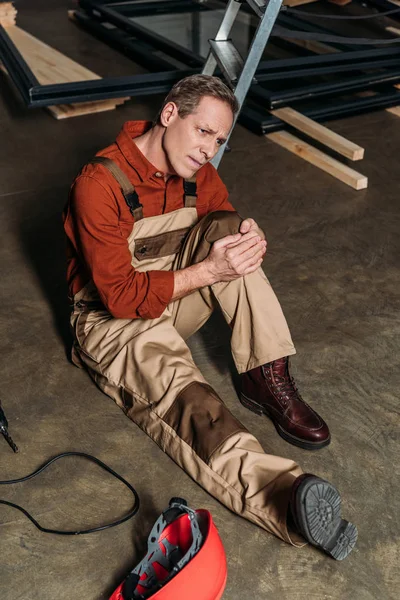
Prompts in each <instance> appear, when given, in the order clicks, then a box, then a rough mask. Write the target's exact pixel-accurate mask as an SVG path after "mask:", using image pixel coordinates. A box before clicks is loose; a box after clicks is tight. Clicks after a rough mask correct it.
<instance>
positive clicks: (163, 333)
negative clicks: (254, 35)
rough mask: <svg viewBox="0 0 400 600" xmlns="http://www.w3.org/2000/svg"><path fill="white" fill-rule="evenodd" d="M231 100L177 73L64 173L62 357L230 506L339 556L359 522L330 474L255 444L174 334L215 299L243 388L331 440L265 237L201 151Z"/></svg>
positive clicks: (306, 444)
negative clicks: (159, 94)
mask: <svg viewBox="0 0 400 600" xmlns="http://www.w3.org/2000/svg"><path fill="white" fill-rule="evenodd" d="M237 109H238V107H237V103H236V99H235V97H234V96H233V94H232V92H231V91H230V90H229V89H228V88H227V87H226V86H225V85H224V84H223V83H222V82H221V81H220V80H219V79H218V78H215V77H209V76H205V75H195V76H192V77H188V78H186V79H183V80H182V81H180V82H178V83H177V84H176V85H175V86H174V88H173V89H172V90H171V92H170V93H169V95H168V96H167V98H166V99H165V101H164V103H163V106H162V108H161V111H160V113H159V116H158V118H157V121H156V123H155V124H154V125H153V126H151V124H149V123H145V122H128V123H126V124H125V125H124V128H123V129H122V132H121V133H120V134H119V136H118V138H117V140H116V143H115V144H112V145H111V146H109V147H108V148H106V149H105V150H103V151H101V152H99V153H98V154H97V156H96V157H95V158H94V159H93V160H92V161H91V162H90V163H89V164H88V165H86V166H85V167H84V168H83V170H82V171H81V173H80V174H79V176H78V177H77V179H76V180H75V182H74V183H73V186H72V188H71V194H70V199H69V203H68V207H67V210H66V213H65V231H66V234H67V237H68V282H69V288H70V295H71V299H72V301H73V304H74V309H73V313H72V317H71V323H72V327H73V331H74V336H75V343H74V348H73V362H74V363H75V364H76V365H77V366H81V367H82V366H84V367H85V368H86V369H87V370H88V372H89V373H90V375H91V376H92V377H93V379H94V381H95V382H96V384H97V385H98V386H99V387H100V388H101V389H102V390H103V391H104V392H105V393H106V394H108V395H109V396H111V397H112V398H114V400H115V401H116V402H117V404H118V405H119V406H120V407H121V408H122V409H123V410H124V411H125V412H126V414H127V415H128V416H129V417H130V418H131V419H132V420H133V421H134V422H135V423H137V424H138V425H139V426H140V427H141V428H142V429H143V430H144V431H146V433H147V434H148V435H149V436H150V437H151V438H152V439H153V440H154V441H155V442H156V443H157V444H158V445H159V446H160V447H161V448H162V449H163V450H164V451H165V452H167V453H168V454H169V456H170V457H171V458H172V459H173V460H174V461H175V462H176V463H177V464H179V465H180V466H181V467H182V468H183V469H185V471H186V472H187V473H188V474H189V475H191V476H192V477H193V478H194V479H195V480H196V481H197V482H198V483H199V484H200V485H202V486H203V487H204V488H205V489H206V490H207V491H209V492H210V493H211V494H213V495H214V496H215V497H216V498H218V500H220V501H221V502H223V503H224V504H225V505H226V506H227V507H229V508H230V509H231V510H233V511H235V512H236V513H238V514H239V515H241V516H243V517H246V518H247V519H249V520H251V521H253V522H254V523H256V524H258V525H259V526H261V527H263V528H264V529H266V530H267V531H270V532H271V533H274V534H275V535H277V536H278V537H280V538H281V539H283V540H285V541H287V542H289V543H292V544H293V545H302V544H304V539H305V540H307V541H309V542H310V543H312V544H314V545H315V546H317V547H319V548H321V549H322V550H324V551H325V552H327V553H328V554H330V555H331V556H333V557H334V558H336V559H343V558H345V557H346V556H347V555H348V554H349V552H350V551H351V550H352V548H353V546H354V544H355V541H356V537H357V530H356V528H355V526H354V525H352V524H351V523H348V522H347V521H345V520H343V519H341V516H340V496H339V493H338V491H337V490H336V488H335V487H334V486H333V485H331V484H330V483H328V482H326V481H324V480H322V479H320V478H318V477H315V476H313V475H307V474H302V471H301V469H300V468H299V467H298V465H296V464H295V463H294V462H293V461H290V460H287V459H284V458H279V457H276V456H271V455H267V454H265V453H264V451H263V449H262V447H261V446H260V444H259V443H258V441H257V440H256V439H255V438H254V436H252V435H251V434H250V433H249V432H248V431H247V430H246V429H245V428H244V427H243V425H242V424H241V423H240V422H239V421H237V420H236V419H235V418H234V417H233V415H232V414H231V413H230V412H229V411H228V410H227V408H226V407H225V405H224V404H223V403H222V401H221V400H220V398H219V397H218V395H217V394H216V392H215V391H214V390H213V389H212V388H211V387H210V386H209V385H208V384H207V382H206V381H205V380H204V378H203V376H202V374H201V373H200V371H199V369H198V368H197V367H196V365H195V363H194V362H193V359H192V356H191V354H190V351H189V349H188V347H187V345H186V343H185V341H184V340H186V339H187V338H188V337H189V336H190V335H191V334H192V333H194V332H195V331H197V330H198V329H199V328H200V327H201V326H202V325H203V324H204V323H205V321H206V320H207V319H208V317H209V316H210V314H211V312H212V311H213V309H214V307H215V306H217V305H218V306H219V307H220V309H221V311H222V314H223V316H224V318H225V319H226V321H227V322H228V324H229V325H230V327H231V330H232V337H231V348H232V355H233V358H234V361H235V364H236V367H237V369H238V371H239V373H241V379H242V393H241V402H242V403H243V404H244V405H245V406H246V407H248V408H250V409H251V410H253V411H254V412H256V413H258V414H260V415H262V414H266V415H268V416H269V417H270V418H271V419H272V420H273V422H274V423H275V426H276V428H277V430H278V433H279V434H280V435H281V436H282V437H284V438H285V439H286V440H287V441H289V442H290V443H292V444H295V445H297V446H300V447H302V448H306V449H318V448H322V447H323V446H326V445H327V444H329V441H330V434H329V430H328V427H327V425H326V424H325V423H324V421H323V420H322V419H321V417H319V416H318V415H317V413H316V412H315V411H313V410H312V409H311V408H310V407H309V406H308V405H307V404H305V403H304V402H303V400H302V398H301V397H300V395H299V393H298V391H297V388H296V386H295V384H294V381H293V378H292V377H291V376H290V374H289V367H288V358H287V357H288V356H289V355H291V354H294V352H295V350H294V347H293V343H292V340H291V337H290V333H289V330H288V327H287V324H286V321H285V319H284V316H283V314H282V311H281V308H280V305H279V303H278V301H277V299H276V297H275V295H274V293H273V291H272V289H271V286H270V284H269V282H268V280H267V278H266V277H265V275H264V273H263V271H262V270H261V268H260V265H261V262H262V260H263V257H264V254H265V251H266V241H265V239H264V236H263V234H262V232H261V230H260V229H259V228H258V226H257V224H256V223H255V221H254V220H253V219H250V218H248V219H244V220H243V219H241V217H239V215H238V214H237V213H236V212H235V211H234V208H233V207H232V205H231V204H230V203H229V201H228V193H227V190H226V188H225V186H224V184H223V183H222V181H221V180H220V178H219V176H218V174H217V172H216V170H215V169H214V168H213V167H212V165H210V164H209V161H210V160H211V159H212V158H213V157H214V156H215V154H216V153H217V152H218V150H219V148H220V146H221V145H222V144H223V143H224V141H225V140H226V138H227V136H228V134H229V131H230V129H231V127H232V123H233V117H234V114H235V113H236V112H237Z"/></svg>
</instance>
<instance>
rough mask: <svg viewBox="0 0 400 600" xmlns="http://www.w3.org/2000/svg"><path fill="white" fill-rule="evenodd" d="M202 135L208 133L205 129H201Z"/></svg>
mask: <svg viewBox="0 0 400 600" xmlns="http://www.w3.org/2000/svg"><path fill="white" fill-rule="evenodd" d="M199 131H200V133H207V132H206V130H205V129H202V128H201V127H200V128H199Z"/></svg>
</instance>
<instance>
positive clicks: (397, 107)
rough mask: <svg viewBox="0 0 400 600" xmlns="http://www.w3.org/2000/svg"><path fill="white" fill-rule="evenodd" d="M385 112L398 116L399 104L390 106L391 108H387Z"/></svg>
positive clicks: (399, 112)
mask: <svg viewBox="0 0 400 600" xmlns="http://www.w3.org/2000/svg"><path fill="white" fill-rule="evenodd" d="M386 112H388V113H391V114H392V115H395V116H396V117H400V106H392V107H391V108H387V109H386Z"/></svg>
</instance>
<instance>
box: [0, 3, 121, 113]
mask: <svg viewBox="0 0 400 600" xmlns="http://www.w3.org/2000/svg"><path fill="white" fill-rule="evenodd" d="M5 6H6V7H7V9H6V8H5ZM9 6H11V7H12V4H11V3H10V2H3V3H0V25H3V26H5V23H6V22H7V23H8V22H10V23H11V20H12V19H11V18H9V17H8V16H7V15H14V17H13V18H14V22H15V15H16V12H17V11H16V10H15V9H13V10H14V12H12V11H10V9H9V8H8V7H9ZM12 8H13V7H12ZM2 15H5V17H4V18H5V19H6V17H7V19H6V20H5V21H3V17H2ZM7 34H8V37H9V38H10V39H11V41H12V42H13V43H14V45H15V46H16V47H17V48H18V50H19V52H20V53H21V55H22V56H23V58H24V60H25V61H26V63H27V65H28V66H29V68H30V69H31V71H32V72H33V73H34V75H35V77H36V79H37V80H38V82H39V83H40V85H51V84H56V83H69V82H74V81H87V80H91V79H101V77H100V76H99V75H97V74H96V73H93V71H90V70H89V69H86V67H83V66H82V65H80V64H79V63H77V62H75V61H74V60H72V59H70V58H68V56H65V55H64V54H62V53H61V52H59V51H58V50H55V49H54V48H51V47H50V46H48V45H47V44H45V43H44V42H42V41H41V40H38V39H37V38H35V37H34V36H33V35H31V34H30V33H28V32H27V31H24V30H23V29H20V28H19V27H17V26H16V25H15V24H10V25H7ZM2 70H3V71H5V69H4V68H2ZM126 100H129V98H116V99H113V100H99V101H97V102H84V103H79V104H60V105H57V106H48V107H46V110H47V111H48V112H49V113H50V114H51V115H52V116H53V117H54V118H56V119H66V118H68V117H77V116H81V115H88V114H92V113H98V112H104V111H108V110H114V109H115V108H116V107H117V106H119V105H120V104H123V103H124V102H125V101H126Z"/></svg>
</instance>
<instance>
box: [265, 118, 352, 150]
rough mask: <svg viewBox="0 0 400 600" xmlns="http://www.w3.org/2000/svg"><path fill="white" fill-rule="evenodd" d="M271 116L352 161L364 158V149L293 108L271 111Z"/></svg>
mask: <svg viewBox="0 0 400 600" xmlns="http://www.w3.org/2000/svg"><path fill="white" fill-rule="evenodd" d="M271 114H273V115H274V117H278V119H281V120H282V121H284V122H285V123H288V124H289V125H291V126H292V127H294V128H295V129H298V130H299V131H302V132H303V133H305V134H306V135H308V136H309V137H311V138H313V139H314V140H317V141H318V142H321V144H324V145H325V146H327V147H328V148H331V149H332V150H334V151H335V152H337V153H338V154H341V155H342V156H345V157H346V158H349V159H350V160H361V159H362V158H364V148H362V147H361V146H358V145H357V144H354V143H353V142H350V141H349V140H347V139H346V138H344V137H342V136H341V135H338V134H337V133H334V132H333V131H331V130H330V129H328V128H327V127H324V125H321V124H320V123H316V122H315V121H313V120H312V119H309V118H308V117H305V116H304V115H302V114H301V113H299V112H297V110H294V109H293V108H289V107H285V108H279V109H276V110H274V111H271Z"/></svg>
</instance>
